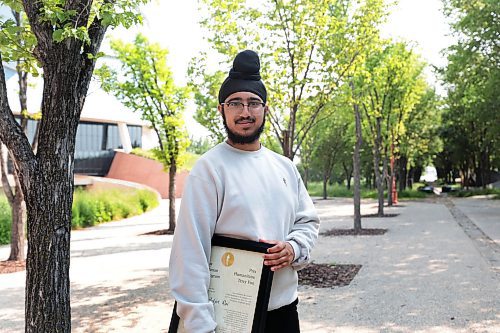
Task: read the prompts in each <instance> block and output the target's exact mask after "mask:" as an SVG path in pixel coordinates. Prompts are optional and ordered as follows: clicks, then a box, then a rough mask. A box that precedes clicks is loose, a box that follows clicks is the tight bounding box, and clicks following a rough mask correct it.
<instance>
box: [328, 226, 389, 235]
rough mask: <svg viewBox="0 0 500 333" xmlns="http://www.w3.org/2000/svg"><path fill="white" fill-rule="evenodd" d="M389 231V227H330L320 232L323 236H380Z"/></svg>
mask: <svg viewBox="0 0 500 333" xmlns="http://www.w3.org/2000/svg"><path fill="white" fill-rule="evenodd" d="M386 232H387V229H376V228H374V229H370V228H366V229H365V228H363V229H360V230H354V229H330V230H327V231H325V232H322V233H320V235H321V236H380V235H383V234H385V233H386Z"/></svg>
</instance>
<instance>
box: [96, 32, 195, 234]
mask: <svg viewBox="0 0 500 333" xmlns="http://www.w3.org/2000/svg"><path fill="white" fill-rule="evenodd" d="M111 48H112V49H113V50H114V52H115V53H116V55H117V57H118V59H119V60H120V61H121V63H122V66H121V71H120V74H118V72H117V71H115V70H113V69H111V68H109V67H108V66H103V67H102V68H100V69H99V70H98V73H99V75H100V77H101V80H102V86H103V88H104V90H105V91H108V92H112V93H114V94H115V95H116V96H117V97H118V99H120V100H121V101H122V102H123V103H124V105H125V106H127V107H129V108H130V109H131V110H133V111H135V112H141V114H142V119H144V120H146V121H148V122H149V123H150V124H151V126H152V127H153V129H154V131H155V133H156V136H157V138H158V143H159V148H158V149H155V150H154V152H155V155H156V156H157V157H158V159H159V160H160V161H162V163H163V165H164V166H165V168H168V170H169V189H168V198H169V231H171V232H173V231H174V229H175V176H176V174H177V167H178V166H180V164H181V157H182V154H183V153H184V152H185V151H186V149H187V147H188V146H189V140H188V136H187V132H186V130H185V128H184V121H183V111H184V105H185V104H186V100H187V97H188V90H187V89H186V88H183V87H177V86H176V85H175V84H174V78H173V74H172V71H171V70H170V68H168V66H167V63H166V56H167V53H168V51H167V50H165V49H161V48H160V46H159V45H158V44H150V43H149V41H148V40H147V38H146V37H144V36H143V35H140V34H139V35H137V36H136V38H135V41H134V43H131V44H125V43H123V42H121V41H113V42H112V43H111Z"/></svg>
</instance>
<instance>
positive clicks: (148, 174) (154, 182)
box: [106, 152, 189, 199]
mask: <svg viewBox="0 0 500 333" xmlns="http://www.w3.org/2000/svg"><path fill="white" fill-rule="evenodd" d="M188 174H189V173H188V172H187V171H181V172H178V173H177V177H176V181H175V184H176V186H175V197H176V198H180V197H182V191H183V189H184V182H185V181H186V177H187V175H188ZM106 178H113V179H121V180H126V181H131V182H134V183H139V184H144V185H147V186H149V187H152V188H154V189H156V190H157V191H158V192H159V193H160V195H161V197H162V198H163V199H167V198H168V184H169V181H168V172H165V171H164V170H163V164H161V163H160V162H157V161H154V160H150V159H148V158H144V157H140V156H137V155H132V154H125V153H122V152H116V154H115V158H114V159H113V163H111V168H110V169H109V172H108V174H107V175H106Z"/></svg>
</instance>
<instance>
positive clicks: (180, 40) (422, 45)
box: [109, 0, 453, 84]
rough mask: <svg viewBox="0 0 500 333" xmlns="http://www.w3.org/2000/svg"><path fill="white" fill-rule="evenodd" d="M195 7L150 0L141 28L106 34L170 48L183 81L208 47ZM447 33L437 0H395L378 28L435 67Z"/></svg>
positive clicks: (192, 1) (189, 2)
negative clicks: (413, 44)
mask: <svg viewBox="0 0 500 333" xmlns="http://www.w3.org/2000/svg"><path fill="white" fill-rule="evenodd" d="M254 1H258V0H254ZM197 7H198V5H197V0H183V1H177V0H153V1H152V2H150V3H149V4H148V5H146V6H145V7H143V9H142V13H143V15H144V25H143V26H142V27H141V28H134V29H132V30H129V31H126V30H124V29H116V30H115V31H112V32H111V33H110V34H109V35H110V36H113V37H117V38H120V39H124V40H131V39H132V38H133V36H135V34H136V33H137V32H138V31H140V32H141V33H143V34H145V35H147V36H148V37H149V38H150V40H151V41H155V42H158V43H160V44H161V45H162V46H163V47H165V48H167V49H168V50H169V51H170V53H169V56H168V62H169V64H170V65H171V67H172V69H173V71H174V75H175V80H176V81H177V83H178V84H184V83H185V81H186V78H185V77H186V70H187V66H188V63H189V61H190V60H191V58H193V57H194V56H196V55H197V54H198V53H199V52H200V51H201V50H205V49H207V48H208V45H207V44H206V43H205V42H204V40H203V32H202V30H201V28H200V27H199V24H198V22H199V20H200V13H199V12H198V8H197ZM449 32H450V31H449V27H448V25H447V23H446V20H445V17H444V16H443V14H442V12H441V0H418V1H417V0H399V1H398V4H397V5H396V6H395V7H394V8H393V9H392V12H391V14H390V15H389V17H388V20H387V23H386V24H385V25H384V26H383V27H382V35H383V36H384V37H393V38H396V39H405V40H408V41H414V42H416V43H417V44H418V45H417V47H416V49H417V50H418V51H419V52H420V53H421V54H422V56H423V58H424V59H425V60H426V61H427V62H429V63H430V64H433V65H437V66H443V65H445V64H446V61H445V58H444V57H443V56H442V55H441V54H440V52H441V50H442V49H443V48H446V47H447V46H449V45H450V44H451V43H452V42H453V39H452V38H451V37H450V36H449Z"/></svg>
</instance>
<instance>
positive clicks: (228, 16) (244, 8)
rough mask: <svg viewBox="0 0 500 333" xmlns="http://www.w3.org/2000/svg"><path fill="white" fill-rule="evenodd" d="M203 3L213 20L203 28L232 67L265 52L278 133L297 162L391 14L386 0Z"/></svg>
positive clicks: (265, 70)
mask: <svg viewBox="0 0 500 333" xmlns="http://www.w3.org/2000/svg"><path fill="white" fill-rule="evenodd" d="M203 3H204V4H205V9H206V12H207V16H206V17H205V19H204V20H203V21H202V25H203V26H204V27H205V28H207V29H208V30H209V32H210V36H209V38H208V40H209V42H210V43H211V45H212V46H213V48H214V49H215V50H216V51H218V52H219V54H220V55H222V56H223V58H224V59H225V61H226V63H227V62H228V61H229V60H230V59H232V57H234V55H235V54H236V53H237V52H238V51H240V50H243V49H245V48H253V49H255V50H257V51H258V53H259V54H260V56H261V62H262V64H263V66H262V69H263V73H262V75H263V77H264V81H265V82H266V85H267V88H268V91H269V94H268V99H269V101H270V105H271V112H270V113H269V119H270V123H271V128H272V132H273V133H274V135H275V137H276V138H277V139H278V140H279V143H280V145H281V148H282V151H283V154H284V155H285V156H287V157H289V158H291V159H293V158H294V156H295V155H296V154H297V153H298V152H299V150H300V147H301V146H302V143H303V142H304V140H305V139H306V137H307V134H308V133H309V131H311V129H312V128H313V127H314V125H315V124H316V123H317V122H318V121H321V118H322V116H323V114H324V113H325V112H326V111H325V107H326V106H327V105H328V102H329V101H330V100H331V99H332V98H333V97H334V96H335V94H336V92H337V90H338V88H339V87H340V86H341V85H342V83H343V80H345V78H346V75H347V73H348V72H349V69H350V68H351V67H352V66H353V64H354V62H355V61H356V58H357V57H358V55H359V54H360V52H361V51H362V49H363V48H364V46H365V45H366V44H367V43H369V42H370V40H371V38H373V36H374V34H376V33H378V31H377V29H376V26H377V25H378V23H379V22H380V21H381V20H382V18H383V16H384V14H385V12H384V11H385V5H384V3H383V1H379V0H363V1H360V3H359V4H354V3H353V2H352V1H347V0H336V1H335V0H321V1H308V0H297V1H283V0H273V1H271V0H268V1H265V2H262V3H259V6H258V7H256V6H253V7H252V5H251V4H249V3H246V1H243V0H204V1H203ZM312 98H313V99H312ZM312 100H314V104H311V103H310V102H311V101H312ZM300 113H301V114H302V115H301V116H300V117H299V114H300ZM299 118H300V119H301V120H300V121H299Z"/></svg>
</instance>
